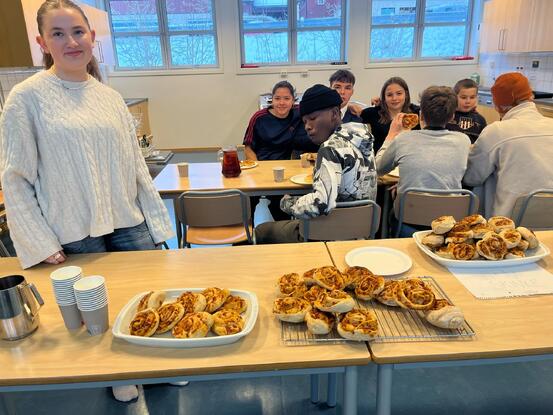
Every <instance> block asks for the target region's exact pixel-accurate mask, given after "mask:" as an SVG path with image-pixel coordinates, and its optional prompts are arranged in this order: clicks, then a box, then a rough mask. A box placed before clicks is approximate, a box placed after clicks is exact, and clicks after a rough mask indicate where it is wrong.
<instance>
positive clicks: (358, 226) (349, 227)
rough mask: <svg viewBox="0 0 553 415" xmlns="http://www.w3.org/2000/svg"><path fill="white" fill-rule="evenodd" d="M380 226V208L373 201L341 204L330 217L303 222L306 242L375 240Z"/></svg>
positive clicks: (302, 231) (302, 228) (319, 217)
mask: <svg viewBox="0 0 553 415" xmlns="http://www.w3.org/2000/svg"><path fill="white" fill-rule="evenodd" d="M379 224H380V206H378V205H377V204H376V203H375V202H373V201H372V200H355V201H352V202H339V203H338V204H337V206H336V208H335V209H333V210H332V211H331V212H330V213H329V214H328V215H326V216H325V215H323V216H318V217H316V218H312V219H304V220H302V223H301V226H300V235H301V236H302V237H303V239H304V240H305V241H308V240H311V241H343V240H348V239H373V238H374V235H375V234H376V231H377V230H378V225H379Z"/></svg>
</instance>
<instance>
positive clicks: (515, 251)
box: [505, 247, 526, 259]
mask: <svg viewBox="0 0 553 415" xmlns="http://www.w3.org/2000/svg"><path fill="white" fill-rule="evenodd" d="M525 256H526V254H525V253H524V251H523V250H522V249H520V248H516V247H515V248H511V249H509V250H507V253H506V254H505V259H518V258H524V257H525Z"/></svg>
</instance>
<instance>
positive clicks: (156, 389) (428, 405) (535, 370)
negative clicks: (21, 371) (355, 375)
mask: <svg viewBox="0 0 553 415" xmlns="http://www.w3.org/2000/svg"><path fill="white" fill-rule="evenodd" d="M321 347H324V346H321ZM291 350H293V349H291ZM323 378H324V377H323ZM339 380H340V379H339ZM323 383H324V382H323ZM323 387H324V384H323ZM321 390H322V391H323V397H324V389H321ZM358 392H359V406H358V413H359V414H360V415H361V414H373V413H374V411H375V407H376V367H375V366H374V365H370V366H365V367H362V368H360V371H359V382H358ZM4 397H5V398H6V400H7V408H10V407H11V409H10V410H7V409H4V412H2V407H1V406H0V413H2V414H4V413H6V414H9V415H12V414H25V415H26V414H33V415H41V414H48V415H49V414H64V415H65V414H78V415H93V414H94V415H95V414H105V415H123V414H125V415H173V414H175V415H176V414H183V415H184V414H186V415H189V414H199V415H203V414H206V415H211V414H216V415H234V414H236V415H249V414H252V415H254V414H255V415H257V414H260V415H261V414H263V415H281V414H282V415H296V414H297V415H300V414H302V415H315V414H317V415H335V414H340V413H341V411H342V406H341V405H342V391H341V390H339V391H338V406H337V407H336V408H328V407H327V406H326V405H325V404H324V403H319V404H317V405H314V404H311V403H310V401H309V377H308V376H285V377H273V378H261V379H247V380H226V381H209V382H191V383H190V385H188V386H186V387H176V386H170V385H151V386H144V387H143V388H142V389H141V392H140V397H139V399H138V401H136V402H133V403H129V404H125V403H120V402H117V401H115V400H114V399H113V398H112V396H111V392H110V391H109V390H108V389H105V388H101V389H86V390H85V389H83V390H68V391H59V392H19V393H12V394H8V395H4ZM392 411H393V414H394V415H419V414H420V415H443V414H447V415H495V414H497V415H526V414H528V415H551V414H553V362H550V361H546V362H532V363H518V364H508V365H491V366H469V367H458V368H433V369H407V370H400V371H396V372H395V374H394V385H393V405H392Z"/></svg>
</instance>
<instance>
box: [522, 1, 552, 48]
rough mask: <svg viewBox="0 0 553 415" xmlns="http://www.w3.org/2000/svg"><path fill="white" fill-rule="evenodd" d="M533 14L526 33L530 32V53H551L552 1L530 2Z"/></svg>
mask: <svg viewBox="0 0 553 415" xmlns="http://www.w3.org/2000/svg"><path fill="white" fill-rule="evenodd" d="M532 2H533V3H534V12H533V16H532V23H531V26H530V27H529V30H528V32H531V38H530V45H529V48H528V50H529V51H530V52H551V51H553V1H551V0H532Z"/></svg>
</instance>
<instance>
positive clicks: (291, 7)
mask: <svg viewBox="0 0 553 415" xmlns="http://www.w3.org/2000/svg"><path fill="white" fill-rule="evenodd" d="M298 1H299V0H287V2H288V26H287V27H286V28H275V29H255V30H252V29H249V30H248V29H246V30H245V29H244V23H243V19H242V18H243V13H244V10H243V5H242V0H237V2H238V26H239V30H238V32H239V34H238V36H239V45H240V56H239V66H240V68H241V69H246V68H266V67H269V68H270V67H283V66H289V67H301V66H324V65H336V64H346V62H347V44H348V41H347V40H348V32H349V27H348V26H349V25H348V14H349V1H351V0H340V2H341V5H342V13H341V16H340V26H330V27H329V26H316V27H307V28H305V27H304V28H298V25H297V4H298ZM325 29H326V30H336V29H338V30H340V32H341V37H340V60H339V61H301V62H300V61H298V60H297V54H298V32H310V31H311V32H315V31H320V30H325ZM245 33H287V34H288V61H287V62H270V63H265V62H251V63H246V62H245V57H246V56H245V50H244V34H245Z"/></svg>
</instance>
